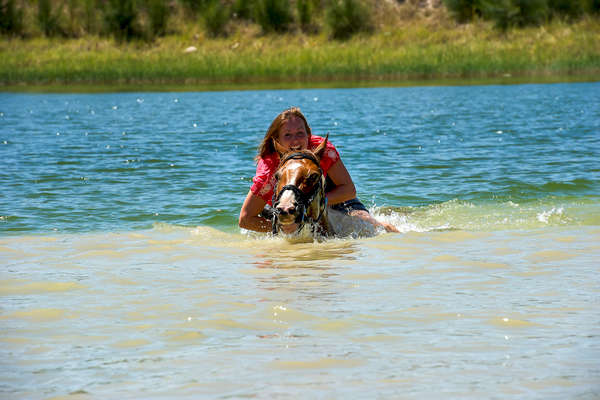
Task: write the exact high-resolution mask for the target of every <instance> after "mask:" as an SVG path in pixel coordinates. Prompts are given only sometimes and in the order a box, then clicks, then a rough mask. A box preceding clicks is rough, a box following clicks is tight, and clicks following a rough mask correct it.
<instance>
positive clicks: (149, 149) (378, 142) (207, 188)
mask: <svg viewBox="0 0 600 400" xmlns="http://www.w3.org/2000/svg"><path fill="white" fill-rule="evenodd" d="M0 104H1V106H0V112H1V115H0V121H1V126H2V129H1V131H0V160H1V161H0V162H1V163H2V168H1V169H0V170H1V172H0V174H1V175H0V179H1V180H2V188H3V190H2V206H1V208H0V215H1V218H2V220H1V221H0V230H1V232H2V233H3V234H18V233H47V232H52V231H59V232H91V231H105V230H112V231H114V230H118V231H121V230H126V231H127V230H135V229H147V228H150V227H152V226H153V224H155V223H168V224H173V225H182V226H196V225H205V226H211V227H215V228H218V229H222V230H226V231H233V230H235V229H236V225H237V214H238V211H239V207H240V204H241V203H242V201H243V198H244V196H245V195H246V193H247V190H248V188H249V185H250V183H251V178H252V176H253V174H254V163H253V161H252V159H253V157H254V155H255V151H256V147H257V145H258V143H259V141H260V139H261V138H262V136H263V135H264V132H265V131H266V128H267V127H268V125H269V123H270V122H271V120H272V118H273V117H274V116H275V115H277V114H278V113H279V111H281V110H282V109H284V108H286V107H288V106H290V105H299V106H301V108H302V110H303V111H304V112H305V114H306V115H307V117H308V119H309V122H310V123H311V126H312V129H313V131H314V132H315V133H316V134H322V135H323V134H325V133H327V132H329V133H330V137H331V140H332V142H333V143H334V144H335V145H336V146H337V147H338V149H339V150H340V152H341V154H342V157H343V160H344V163H345V164H346V166H347V168H348V169H349V171H350V173H351V175H352V177H353V179H354V181H355V183H356V185H357V187H358V192H359V196H360V198H361V199H362V200H363V202H365V203H366V204H367V205H369V206H371V207H372V206H376V207H379V209H378V210H380V211H381V212H383V213H386V212H387V213H388V214H390V213H392V212H393V211H396V212H397V214H398V216H399V218H404V219H405V220H406V222H407V223H411V224H412V225H411V226H414V227H418V228H422V229H431V228H436V227H438V225H439V226H441V227H449V228H468V229H475V230H490V229H491V230H494V229H498V228H517V229H518V228H520V227H530V226H537V225H540V224H539V222H540V221H538V219H539V218H542V219H545V218H546V217H545V215H549V217H550V218H549V219H548V218H546V219H548V221H541V222H543V223H542V224H541V225H544V224H546V223H550V224H553V225H554V224H562V225H564V224H566V225H589V224H594V225H595V224H598V223H600V217H599V215H600V213H599V212H598V210H599V209H598V206H599V204H600V197H599V196H600V167H599V165H600V164H599V163H598V159H599V156H600V84H598V83H587V84H555V85H520V86H478V87H427V88H422V87H421V88H382V89H347V90H329V89H328V90H290V91H251V92H219V93H130V94H94V95H82V94H73V95H31V94H2V95H0ZM553 210H554V211H553ZM559 210H560V212H559ZM438 213H441V218H439V219H436V218H435V216H433V215H432V214H436V215H437V214H438ZM544 213H545V214H544Z"/></svg>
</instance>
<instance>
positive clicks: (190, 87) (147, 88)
mask: <svg viewBox="0 0 600 400" xmlns="http://www.w3.org/2000/svg"><path fill="white" fill-rule="evenodd" d="M599 81H600V70H598V71H597V72H596V73H593V72H586V73H584V74H574V75H517V76H513V75H510V76H495V77H477V78H470V77H465V78H443V77H442V78H435V77H433V78H422V79H363V80H332V81H327V82H326V81H300V82H276V81H272V82H268V81H265V82H244V83H239V82H206V83H191V84H190V83H172V82H167V83H152V82H148V83H130V82H125V83H121V84H115V83H110V84H99V83H65V84H59V83H50V84H13V85H4V86H1V87H0V93H15V94H16V93H31V94H35V93H39V94H69V93H72V94H82V93H137V92H140V93H149V92H221V91H248V90H305V89H352V88H386V87H424V86H488V85H529V84H560V83H586V82H599Z"/></svg>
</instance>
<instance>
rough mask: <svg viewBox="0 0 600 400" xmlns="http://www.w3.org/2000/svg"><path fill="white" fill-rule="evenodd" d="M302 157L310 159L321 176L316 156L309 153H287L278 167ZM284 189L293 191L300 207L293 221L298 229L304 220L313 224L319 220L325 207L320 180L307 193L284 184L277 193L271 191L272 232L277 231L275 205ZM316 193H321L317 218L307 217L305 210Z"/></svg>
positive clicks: (323, 191)
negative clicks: (272, 209)
mask: <svg viewBox="0 0 600 400" xmlns="http://www.w3.org/2000/svg"><path fill="white" fill-rule="evenodd" d="M302 159H307V160H310V161H312V162H313V163H314V164H315V165H316V166H317V168H319V175H320V177H323V170H321V165H320V163H319V160H317V158H316V157H315V156H313V155H312V154H310V153H305V152H296V153H292V154H289V155H288V156H286V157H285V158H284V159H283V160H282V161H281V163H280V165H279V168H281V167H282V166H283V165H284V164H285V163H286V162H288V161H289V160H302ZM286 190H291V191H292V192H294V195H296V199H297V201H298V206H299V207H301V212H300V213H299V215H298V218H297V219H296V221H295V222H296V223H297V224H298V231H300V230H302V227H304V224H305V223H306V222H308V223H310V224H313V225H314V224H316V223H318V222H319V221H320V220H321V217H322V216H323V214H324V212H325V209H326V208H327V198H326V197H325V190H324V187H323V183H322V181H320V182H319V183H318V184H316V185H315V186H314V188H313V189H312V190H311V191H310V192H309V193H308V194H305V193H303V192H302V191H301V190H300V189H299V188H298V187H297V186H296V185H285V186H284V187H282V188H281V190H280V191H279V193H275V192H274V193H273V199H272V203H273V208H274V215H273V221H272V232H273V234H276V233H277V220H278V215H279V212H278V211H277V205H278V204H279V202H280V200H281V196H282V195H283V192H285V191H286ZM318 194H321V203H320V208H321V209H320V212H319V215H318V216H317V218H310V217H307V215H306V210H308V207H309V206H310V205H311V204H312V202H313V201H314V199H315V197H316V196H317V195H318Z"/></svg>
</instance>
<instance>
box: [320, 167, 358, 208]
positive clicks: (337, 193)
mask: <svg viewBox="0 0 600 400" xmlns="http://www.w3.org/2000/svg"><path fill="white" fill-rule="evenodd" d="M327 176H329V178H331V180H332V181H333V183H334V184H335V188H334V189H333V190H332V191H330V192H328V193H327V201H328V203H329V204H337V203H341V202H343V201H346V200H351V199H353V198H355V197H356V188H355V187H354V182H352V178H351V177H350V173H348V170H347V169H346V166H345V165H344V163H343V162H342V159H341V158H340V159H339V160H338V161H336V162H335V164H333V165H332V166H331V168H329V171H327Z"/></svg>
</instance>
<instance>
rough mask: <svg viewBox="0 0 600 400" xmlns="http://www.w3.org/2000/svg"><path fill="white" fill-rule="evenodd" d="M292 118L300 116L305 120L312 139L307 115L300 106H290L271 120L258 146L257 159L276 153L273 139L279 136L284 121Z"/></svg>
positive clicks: (305, 126)
mask: <svg viewBox="0 0 600 400" xmlns="http://www.w3.org/2000/svg"><path fill="white" fill-rule="evenodd" d="M291 118H300V119H301V120H302V122H304V128H305V129H306V134H307V135H308V138H309V140H310V135H311V131H310V126H308V122H307V121H306V117H305V116H304V114H302V111H300V108H299V107H290V108H288V109H287V110H284V111H282V112H281V113H279V115H278V116H276V117H275V119H274V120H273V122H271V126H269V129H268V130H267V133H265V137H264V138H263V140H262V142H261V143H260V145H259V146H258V154H257V155H256V157H255V158H254V159H255V160H256V161H258V160H260V159H261V158H263V157H265V156H268V155H269V154H273V153H275V145H274V144H273V140H274V139H277V138H279V130H280V129H281V126H282V125H283V123H284V122H286V121H287V120H289V119H291Z"/></svg>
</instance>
